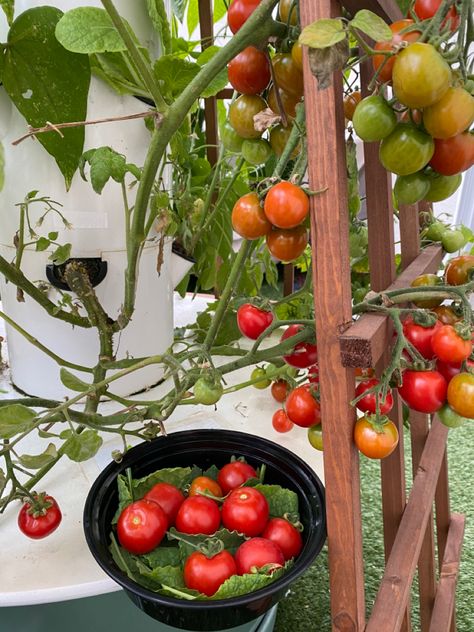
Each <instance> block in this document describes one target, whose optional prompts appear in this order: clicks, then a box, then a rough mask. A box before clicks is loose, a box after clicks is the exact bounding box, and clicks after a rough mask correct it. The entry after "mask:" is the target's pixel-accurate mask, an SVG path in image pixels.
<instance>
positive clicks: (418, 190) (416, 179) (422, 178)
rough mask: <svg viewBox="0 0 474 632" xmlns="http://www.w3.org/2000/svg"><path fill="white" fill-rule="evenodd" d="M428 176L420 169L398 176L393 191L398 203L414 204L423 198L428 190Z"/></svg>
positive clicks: (429, 182)
mask: <svg viewBox="0 0 474 632" xmlns="http://www.w3.org/2000/svg"><path fill="white" fill-rule="evenodd" d="M430 184H431V181H430V178H429V177H428V176H427V175H426V174H424V173H423V172H422V171H418V172H416V173H411V174H410V175H408V176H398V178H397V180H396V182H395V186H394V187H393V193H394V195H395V198H396V200H397V203H398V205H399V206H400V205H401V204H408V205H409V204H416V203H417V202H419V201H420V200H423V199H424V198H425V196H426V194H427V193H428V191H429V190H430Z"/></svg>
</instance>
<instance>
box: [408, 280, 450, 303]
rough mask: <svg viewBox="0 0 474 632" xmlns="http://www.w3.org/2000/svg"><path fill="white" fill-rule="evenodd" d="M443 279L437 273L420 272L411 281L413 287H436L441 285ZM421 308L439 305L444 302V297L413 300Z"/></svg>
mask: <svg viewBox="0 0 474 632" xmlns="http://www.w3.org/2000/svg"><path fill="white" fill-rule="evenodd" d="M442 282H443V281H442V279H441V278H440V277H439V276H436V274H420V275H419V276H417V277H416V278H415V279H413V281H412V282H411V287H436V286H437V285H441V283H442ZM413 302H414V304H415V305H416V306H417V307H419V308H420V309H431V308H433V307H438V305H441V303H442V302H443V299H442V298H431V299H427V300H421V301H413Z"/></svg>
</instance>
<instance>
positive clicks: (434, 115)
mask: <svg viewBox="0 0 474 632" xmlns="http://www.w3.org/2000/svg"><path fill="white" fill-rule="evenodd" d="M473 120H474V97H472V96H471V95H470V94H469V92H468V91H467V90H464V88H448V89H447V91H446V92H445V93H444V95H443V96H442V97H441V99H440V100H439V101H436V103H433V105H430V107H428V108H425V109H424V110H423V124H424V126H425V129H426V131H427V132H428V133H429V134H431V136H433V138H451V137H452V136H457V135H458V134H461V132H464V130H466V129H468V128H469V126H470V125H471V123H472V121H473Z"/></svg>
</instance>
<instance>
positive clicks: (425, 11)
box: [413, 0, 461, 33]
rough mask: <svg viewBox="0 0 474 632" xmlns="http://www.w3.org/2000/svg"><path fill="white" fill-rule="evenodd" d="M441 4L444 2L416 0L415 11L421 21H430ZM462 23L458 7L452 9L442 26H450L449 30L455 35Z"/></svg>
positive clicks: (439, 0) (440, 0)
mask: <svg viewBox="0 0 474 632" xmlns="http://www.w3.org/2000/svg"><path fill="white" fill-rule="evenodd" d="M441 2H442V0H415V5H414V7H413V10H414V11H415V13H416V15H417V16H418V17H419V18H420V20H429V19H430V18H432V17H434V15H435V14H436V12H437V11H438V9H439V7H440V5H441ZM460 21H461V19H460V17H459V15H458V12H457V11H456V7H451V8H450V9H449V11H448V14H447V16H446V18H445V20H444V21H443V23H442V25H441V26H442V27H443V26H444V25H445V24H449V28H450V29H451V31H452V32H453V33H454V31H456V30H457V29H458V27H459V23H460Z"/></svg>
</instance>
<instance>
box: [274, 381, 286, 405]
mask: <svg viewBox="0 0 474 632" xmlns="http://www.w3.org/2000/svg"><path fill="white" fill-rule="evenodd" d="M289 392H290V385H289V384H288V382H287V381H286V380H277V381H276V382H273V384H272V388H271V393H272V396H273V399H274V400H276V401H277V402H280V403H282V402H284V401H285V399H286V396H287V395H288V393H289Z"/></svg>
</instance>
